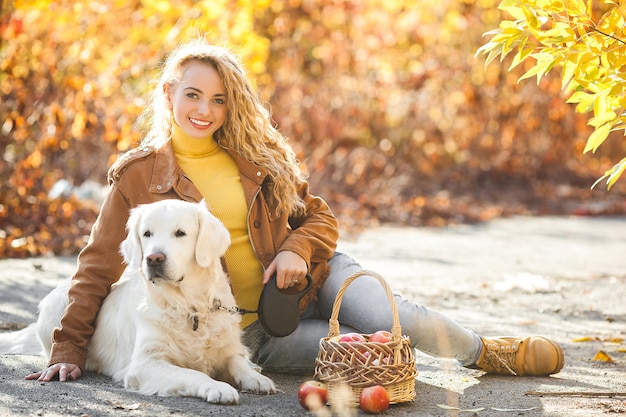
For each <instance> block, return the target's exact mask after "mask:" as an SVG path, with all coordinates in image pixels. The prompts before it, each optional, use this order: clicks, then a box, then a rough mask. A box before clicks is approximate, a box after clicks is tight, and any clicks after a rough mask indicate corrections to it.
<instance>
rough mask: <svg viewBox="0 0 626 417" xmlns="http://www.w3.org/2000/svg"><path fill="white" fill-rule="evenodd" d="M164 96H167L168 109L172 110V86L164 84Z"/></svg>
mask: <svg viewBox="0 0 626 417" xmlns="http://www.w3.org/2000/svg"><path fill="white" fill-rule="evenodd" d="M163 95H164V96H165V101H166V102H167V108H168V109H170V110H172V85H171V84H169V83H164V84H163Z"/></svg>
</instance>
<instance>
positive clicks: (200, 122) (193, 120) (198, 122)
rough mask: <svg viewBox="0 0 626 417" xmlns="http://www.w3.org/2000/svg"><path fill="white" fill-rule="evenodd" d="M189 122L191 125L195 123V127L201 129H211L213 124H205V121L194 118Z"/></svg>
mask: <svg viewBox="0 0 626 417" xmlns="http://www.w3.org/2000/svg"><path fill="white" fill-rule="evenodd" d="M189 121H190V122H191V123H193V124H194V125H197V126H200V127H209V126H211V124H212V123H211V122H205V121H204V120H198V119H194V118H191V117H190V118H189Z"/></svg>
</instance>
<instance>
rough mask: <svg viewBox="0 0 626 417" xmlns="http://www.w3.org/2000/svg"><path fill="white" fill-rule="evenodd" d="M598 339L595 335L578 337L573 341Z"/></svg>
mask: <svg viewBox="0 0 626 417" xmlns="http://www.w3.org/2000/svg"><path fill="white" fill-rule="evenodd" d="M594 340H596V338H595V337H591V336H583V337H577V338H576V339H573V340H572V342H574V343H580V342H592V341H594Z"/></svg>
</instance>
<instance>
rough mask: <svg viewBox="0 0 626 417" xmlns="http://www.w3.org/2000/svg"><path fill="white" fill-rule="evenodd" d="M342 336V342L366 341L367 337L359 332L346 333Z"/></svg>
mask: <svg viewBox="0 0 626 417" xmlns="http://www.w3.org/2000/svg"><path fill="white" fill-rule="evenodd" d="M340 336H341V337H340V338H339V341H340V342H361V343H362V342H365V337H363V335H362V334H359V333H346V334H344V335H340Z"/></svg>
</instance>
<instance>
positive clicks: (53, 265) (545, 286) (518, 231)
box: [0, 217, 626, 417]
mask: <svg viewBox="0 0 626 417" xmlns="http://www.w3.org/2000/svg"><path fill="white" fill-rule="evenodd" d="M625 231H626V217H608V218H599V217H516V218H511V219H501V220H496V221H492V222H488V223H484V224H479V225H463V226H453V227H448V228H433V229H431V228H415V229H413V228H386V227H381V228H376V229H372V230H368V231H366V232H364V233H362V234H360V235H358V236H357V237H356V238H355V239H348V238H345V239H343V240H342V241H341V242H340V248H339V249H340V250H342V251H344V252H347V253H349V254H350V255H352V256H354V257H355V258H357V259H358V260H359V261H361V263H362V265H363V266H364V267H365V268H367V269H372V270H375V271H378V272H379V273H381V274H382V275H383V276H385V277H386V279H387V280H388V282H389V284H390V286H391V287H392V288H393V290H394V291H395V292H399V293H401V294H403V295H404V296H405V297H408V298H411V299H413V300H414V301H416V302H417V303H421V304H425V305H428V306H430V307H432V308H435V309H438V310H440V311H443V312H445V313H446V314H448V315H449V316H451V317H452V318H454V319H456V320H457V321H459V322H461V323H462V324H464V325H465V326H467V327H469V328H472V329H474V330H475V331H477V332H478V333H479V334H482V335H498V334H513V335H528V334H541V335H544V336H548V337H551V338H553V339H555V340H556V341H558V342H559V343H561V344H562V346H563V349H564V351H565V356H566V363H565V367H564V369H563V371H562V372H561V373H559V374H557V375H554V376H551V377H542V378H517V377H502V376H492V375H485V374H483V373H482V372H479V371H475V370H468V369H464V368H461V367H459V366H457V365H456V363H454V362H453V361H450V360H438V359H434V358H431V357H428V356H426V355H423V354H420V353H419V352H418V354H417V361H418V370H419V376H418V378H417V380H416V391H417V398H416V399H415V401H414V402H412V403H408V404H403V405H396V406H393V407H391V408H390V409H389V410H388V411H387V412H385V414H384V415H389V416H416V415H417V416H458V415H460V416H471V415H478V416H511V415H514V416H564V415H568V416H596V415H598V416H605V415H606V416H613V415H626V343H625V342H624V338H625V337H626V305H625V304H624V300H625V299H626V256H625V254H626V233H625ZM74 267H75V258H73V257H58V258H31V259H6V260H0V325H2V327H3V328H8V327H12V326H15V325H21V324H28V323H30V322H32V321H34V320H35V317H36V306H37V303H38V302H39V300H40V299H41V298H42V297H43V296H44V295H45V294H47V293H48V292H49V291H50V289H51V288H53V287H54V286H55V285H56V284H57V283H58V282H59V281H60V280H61V279H63V278H65V277H66V276H68V275H71V274H72V273H73V271H74ZM600 351H602V352H605V353H606V354H607V355H608V356H609V357H610V358H611V359H612V361H613V362H603V361H598V360H594V357H595V356H596V354H598V352H600ZM43 366H44V363H43V361H42V360H41V358H39V357H37V356H28V355H4V356H0V381H1V383H0V416H46V417H51V416H91V417H96V416H111V415H113V416H157V417H158V416H208V415H215V416H281V417H282V416H300V415H306V414H307V413H306V412H305V411H304V410H303V409H302V408H301V407H300V406H299V404H298V400H297V396H296V392H297V389H298V386H299V385H300V383H301V382H302V381H304V380H305V379H308V378H307V377H294V376H285V375H269V376H270V377H272V378H273V379H274V380H275V382H276V383H277V386H278V388H279V390H280V392H279V393H278V394H276V395H273V396H259V395H252V394H242V396H241V400H240V404H238V405H235V406H216V405H211V404H207V403H205V402H203V401H200V400H198V399H195V398H170V397H167V398H164V397H146V396H141V395H137V394H134V393H130V392H127V391H125V390H124V389H123V388H122V387H120V386H117V385H115V384H113V383H112V382H111V380H110V379H109V378H108V377H105V376H102V375H96V374H87V375H85V376H84V377H83V378H81V379H79V380H78V381H73V382H70V383H59V382H51V383H46V384H42V383H38V382H34V381H26V380H24V376H25V375H26V374H28V373H30V372H32V371H35V370H39V369H41V368H42V367H43ZM326 411H328V412H329V413H332V414H333V415H341V416H345V415H353V416H354V415H364V414H362V413H361V412H359V411H357V410H336V409H333V410H331V409H330V407H329V408H327V410H326Z"/></svg>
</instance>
